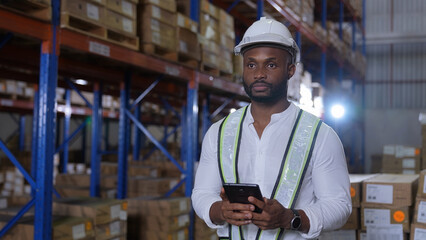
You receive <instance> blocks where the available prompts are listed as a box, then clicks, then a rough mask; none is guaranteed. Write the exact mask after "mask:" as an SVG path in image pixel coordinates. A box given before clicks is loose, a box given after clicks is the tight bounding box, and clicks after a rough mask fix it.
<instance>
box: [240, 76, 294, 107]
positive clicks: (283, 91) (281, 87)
mask: <svg viewBox="0 0 426 240" xmlns="http://www.w3.org/2000/svg"><path fill="white" fill-rule="evenodd" d="M287 82H288V81H287V80H285V79H283V81H281V82H280V83H279V84H278V85H273V84H270V83H267V82H265V81H262V80H260V81H255V82H253V83H252V84H250V85H247V83H246V82H245V81H244V79H243V86H244V90H245V92H246V93H247V95H248V96H249V97H250V99H251V100H252V101H254V102H258V103H276V102H277V101H279V100H281V99H287ZM256 83H263V84H266V85H267V86H269V94H268V95H265V96H255V95H253V85H254V84H256Z"/></svg>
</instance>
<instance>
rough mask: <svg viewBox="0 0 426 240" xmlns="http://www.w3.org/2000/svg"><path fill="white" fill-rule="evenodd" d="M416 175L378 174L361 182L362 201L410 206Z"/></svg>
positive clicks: (416, 182)
mask: <svg viewBox="0 0 426 240" xmlns="http://www.w3.org/2000/svg"><path fill="white" fill-rule="evenodd" d="M418 177H419V176H418V175H401V174H379V175H376V176H374V177H372V178H369V179H366V180H364V182H363V185H362V187H363V189H362V191H363V196H362V199H363V202H365V203H372V204H380V205H385V206H390V205H392V206H411V205H413V202H414V198H415V197H414V196H415V193H416V191H417V184H418Z"/></svg>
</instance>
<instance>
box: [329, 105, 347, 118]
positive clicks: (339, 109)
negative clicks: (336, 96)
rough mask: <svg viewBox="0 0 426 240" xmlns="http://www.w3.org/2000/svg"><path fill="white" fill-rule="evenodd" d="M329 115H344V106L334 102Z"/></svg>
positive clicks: (339, 116)
mask: <svg viewBox="0 0 426 240" xmlns="http://www.w3.org/2000/svg"><path fill="white" fill-rule="evenodd" d="M331 115H332V116H333V117H334V118H336V119H339V118H342V117H343V115H345V108H344V107H343V106H342V105H340V104H336V105H334V106H332V107H331Z"/></svg>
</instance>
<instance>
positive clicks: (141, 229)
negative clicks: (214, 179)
mask: <svg viewBox="0 0 426 240" xmlns="http://www.w3.org/2000/svg"><path fill="white" fill-rule="evenodd" d="M128 202H129V223H130V225H129V234H128V237H129V239H152V240H162V239H171V240H185V239H188V226H189V219H190V217H189V213H190V210H191V207H190V199H189V198H185V197H181V198H149V197H139V198H130V199H128Z"/></svg>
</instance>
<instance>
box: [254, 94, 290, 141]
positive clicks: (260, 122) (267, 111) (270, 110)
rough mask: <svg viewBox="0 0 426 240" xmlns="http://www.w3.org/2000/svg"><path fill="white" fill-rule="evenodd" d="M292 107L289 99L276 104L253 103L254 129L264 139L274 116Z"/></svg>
mask: <svg viewBox="0 0 426 240" xmlns="http://www.w3.org/2000/svg"><path fill="white" fill-rule="evenodd" d="M289 106H290V103H289V102H288V101H287V99H283V100H280V101H278V102H276V103H274V104H272V105H271V104H270V103H269V104H268V103H259V102H252V103H251V115H252V116H253V119H254V127H255V129H256V131H257V134H258V135H259V138H261V137H262V133H263V130H264V129H265V127H266V126H267V125H268V124H269V122H270V121H271V116H272V114H275V113H280V112H283V111H284V110H286V109H287V108H288V107H289Z"/></svg>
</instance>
